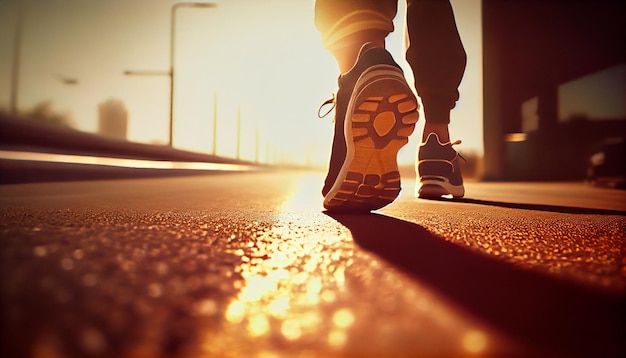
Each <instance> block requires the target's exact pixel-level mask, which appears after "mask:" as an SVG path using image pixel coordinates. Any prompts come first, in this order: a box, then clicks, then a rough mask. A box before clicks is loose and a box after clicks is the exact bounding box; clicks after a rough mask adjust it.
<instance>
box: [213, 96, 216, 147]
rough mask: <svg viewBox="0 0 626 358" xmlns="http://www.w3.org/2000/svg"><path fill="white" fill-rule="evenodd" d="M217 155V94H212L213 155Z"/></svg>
mask: <svg viewBox="0 0 626 358" xmlns="http://www.w3.org/2000/svg"><path fill="white" fill-rule="evenodd" d="M216 154H217V92H215V93H214V94H213V155H216Z"/></svg>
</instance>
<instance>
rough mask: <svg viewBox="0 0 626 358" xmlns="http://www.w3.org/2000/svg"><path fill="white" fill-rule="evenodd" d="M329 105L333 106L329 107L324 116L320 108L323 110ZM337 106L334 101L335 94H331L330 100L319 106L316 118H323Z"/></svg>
mask: <svg viewBox="0 0 626 358" xmlns="http://www.w3.org/2000/svg"><path fill="white" fill-rule="evenodd" d="M329 104H332V105H333V106H332V107H330V109H329V110H328V111H326V112H325V113H324V114H321V113H322V108H324V107H325V106H328V105H329ZM336 105H337V102H336V101H335V94H334V93H333V97H332V98H330V99H327V100H326V101H325V102H324V103H322V105H321V106H320V108H319V109H318V110H317V117H318V118H324V117H326V116H327V115H328V113H330V112H332V110H333V109H335V106H336Z"/></svg>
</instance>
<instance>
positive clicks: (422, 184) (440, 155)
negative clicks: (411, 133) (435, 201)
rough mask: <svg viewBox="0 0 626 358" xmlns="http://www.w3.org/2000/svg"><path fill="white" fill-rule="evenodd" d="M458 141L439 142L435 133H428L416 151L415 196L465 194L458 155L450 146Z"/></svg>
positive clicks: (459, 196) (454, 195)
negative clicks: (416, 177) (416, 178)
mask: <svg viewBox="0 0 626 358" xmlns="http://www.w3.org/2000/svg"><path fill="white" fill-rule="evenodd" d="M459 143H460V141H457V142H454V143H450V142H449V141H448V142H446V143H441V142H440V141H439V137H438V136H437V134H435V133H430V134H428V136H427V138H426V140H425V141H424V143H422V144H421V145H420V146H419V148H418V151H417V163H416V172H417V175H418V182H417V185H416V188H415V194H416V196H418V197H420V198H439V197H442V196H449V195H451V196H452V197H454V198H461V197H463V195H465V188H464V187H463V176H462V175H461V167H460V165H459V157H460V155H459V153H457V152H456V151H455V150H454V149H453V148H452V146H453V145H454V144H459Z"/></svg>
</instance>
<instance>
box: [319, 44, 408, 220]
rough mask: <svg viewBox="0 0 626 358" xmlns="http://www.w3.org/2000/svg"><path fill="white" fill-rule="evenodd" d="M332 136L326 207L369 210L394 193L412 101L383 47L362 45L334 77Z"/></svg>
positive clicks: (397, 181) (406, 137) (325, 189)
mask: <svg viewBox="0 0 626 358" xmlns="http://www.w3.org/2000/svg"><path fill="white" fill-rule="evenodd" d="M334 102H335V135H334V138H333V148H332V153H331V159H330V166H329V170H328V175H327V177H326V181H325V185H324V189H323V190H322V194H323V195H324V207H325V208H326V209H327V210H329V211H370V210H375V209H379V208H382V207H383V206H385V205H387V204H389V203H391V202H393V201H394V200H395V199H396V198H397V196H398V194H399V193H400V173H399V171H398V164H397V154H398V150H400V148H401V147H402V146H404V145H405V144H406V143H407V142H408V136H409V135H410V134H411V133H412V132H413V130H414V129H415V123H416V122H417V120H418V118H419V115H418V112H417V108H418V102H417V99H416V98H415V95H414V94H413V92H412V91H411V89H410V87H409V86H408V84H407V82H406V80H405V78H404V75H403V73H402V70H401V69H400V67H399V66H398V64H397V63H396V62H395V61H394V60H393V58H392V57H391V55H390V54H389V52H387V51H386V50H385V49H384V48H380V47H372V46H371V45H369V44H366V45H364V46H363V48H362V49H361V52H360V53H359V56H358V59H357V61H356V63H355V65H354V66H353V67H352V69H351V70H350V71H348V72H347V73H345V74H344V75H342V76H340V77H339V90H338V92H337V96H336V97H335V99H334Z"/></svg>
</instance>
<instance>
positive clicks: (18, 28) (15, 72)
mask: <svg viewBox="0 0 626 358" xmlns="http://www.w3.org/2000/svg"><path fill="white" fill-rule="evenodd" d="M23 22H24V5H23V4H19V5H18V8H17V18H16V20H15V33H14V34H13V59H12V63H11V90H10V93H9V112H10V113H11V115H17V94H18V84H19V75H20V55H21V51H22V46H21V45H22V26H23Z"/></svg>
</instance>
